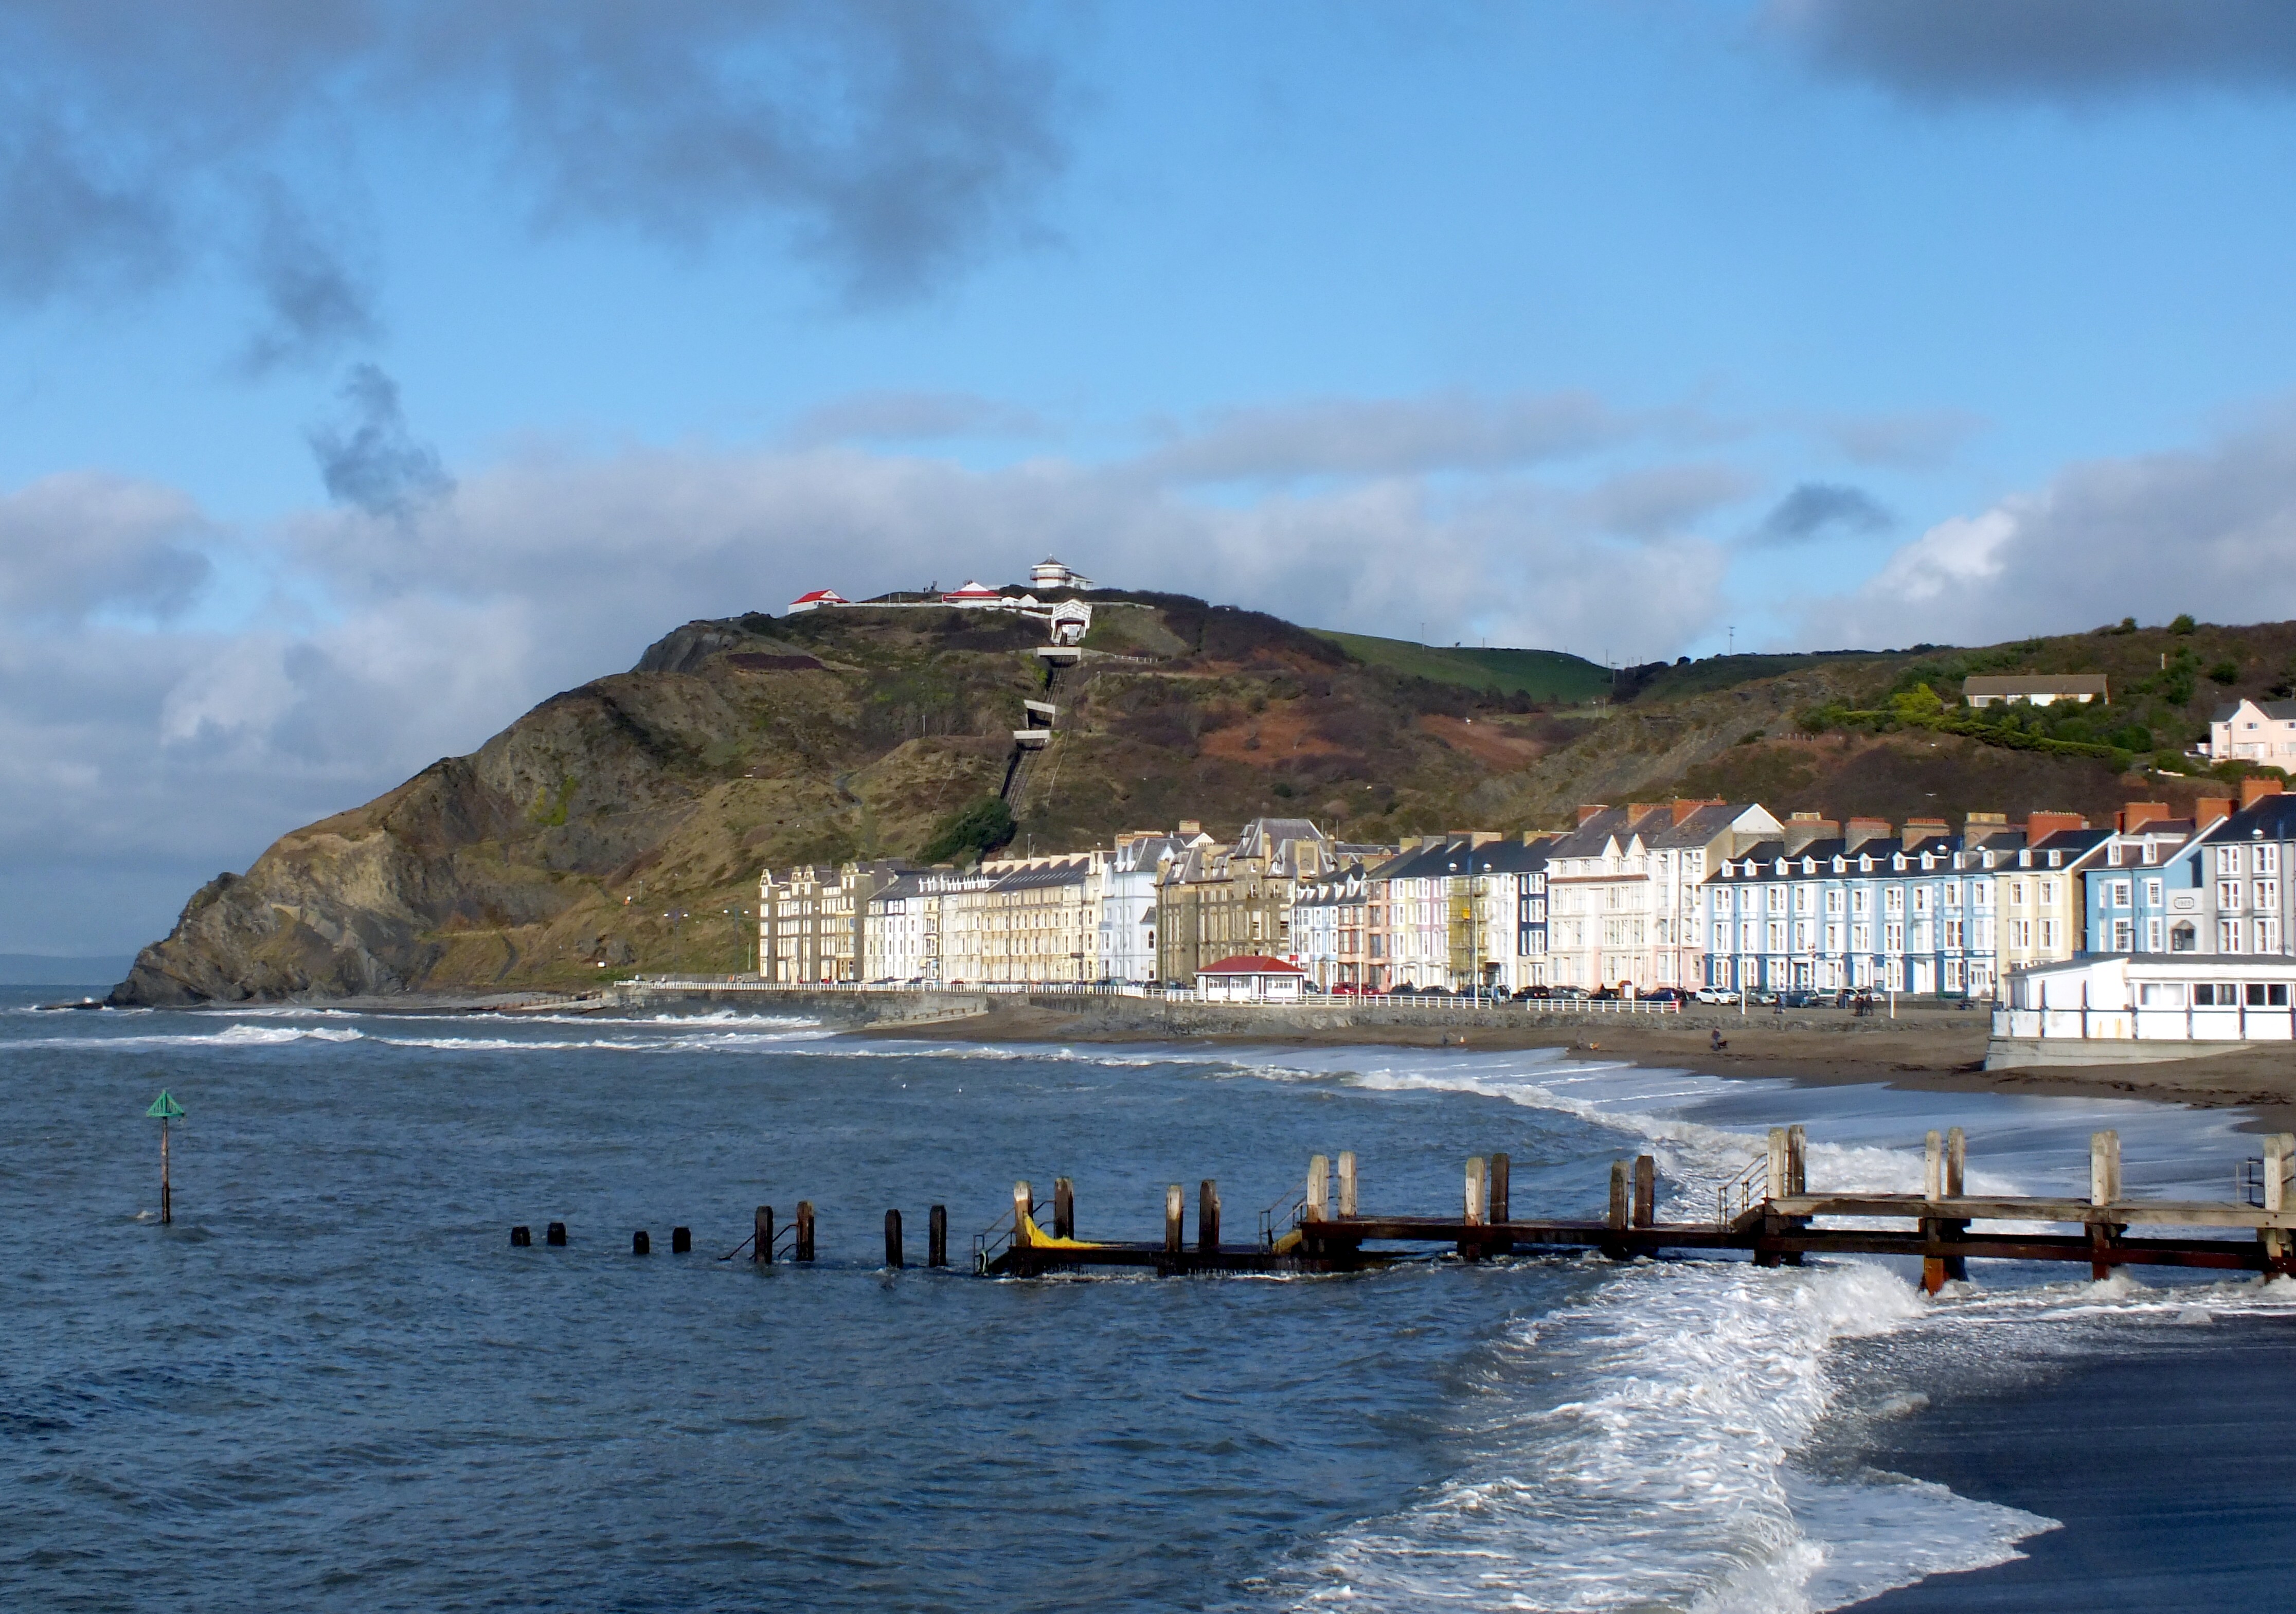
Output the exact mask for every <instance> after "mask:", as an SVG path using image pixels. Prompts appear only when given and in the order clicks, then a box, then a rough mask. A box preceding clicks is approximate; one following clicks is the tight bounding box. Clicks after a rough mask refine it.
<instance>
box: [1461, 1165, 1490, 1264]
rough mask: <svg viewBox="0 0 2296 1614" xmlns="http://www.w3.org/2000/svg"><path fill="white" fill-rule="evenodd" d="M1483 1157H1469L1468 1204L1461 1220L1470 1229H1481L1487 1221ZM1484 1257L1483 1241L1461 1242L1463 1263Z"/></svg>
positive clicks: (1468, 1240)
mask: <svg viewBox="0 0 2296 1614" xmlns="http://www.w3.org/2000/svg"><path fill="white" fill-rule="evenodd" d="M1483 1170H1484V1167H1483V1157H1482V1156H1481V1155H1480V1154H1476V1155H1470V1156H1468V1157H1467V1180H1466V1195H1465V1198H1466V1204H1465V1207H1464V1209H1463V1210H1462V1211H1461V1212H1460V1217H1459V1219H1460V1220H1461V1221H1463V1222H1464V1223H1465V1224H1466V1225H1468V1226H1469V1227H1480V1226H1482V1225H1484V1222H1485V1219H1486V1217H1485V1208H1484V1200H1483ZM1482 1257H1483V1245H1482V1241H1481V1240H1480V1239H1475V1238H1464V1239H1461V1240H1460V1241H1459V1259H1461V1260H1462V1261H1480V1260H1481V1259H1482Z"/></svg>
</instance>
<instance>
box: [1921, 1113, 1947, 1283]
mask: <svg viewBox="0 0 2296 1614" xmlns="http://www.w3.org/2000/svg"><path fill="white" fill-rule="evenodd" d="M1944 1197H1945V1135H1943V1134H1942V1133H1940V1132H1939V1131H1938V1130H1937V1129H1936V1128H1935V1127H1932V1128H1931V1130H1930V1133H1929V1135H1928V1136H1926V1137H1924V1138H1923V1140H1922V1198H1923V1199H1924V1200H1928V1201H1929V1202H1930V1203H1931V1204H1932V1205H1934V1204H1936V1203H1937V1202H1938V1201H1939V1200H1941V1199H1943V1198H1944ZM1944 1233H1945V1224H1944V1223H1943V1222H1942V1221H1940V1220H1939V1218H1937V1217H1923V1218H1922V1242H1923V1243H1924V1244H1934V1243H1936V1242H1937V1241H1938V1240H1939V1238H1941V1237H1943V1236H1944ZM1944 1287H1945V1258H1944V1257H1943V1256H1931V1255H1925V1256H1923V1258H1922V1292H1923V1294H1927V1295H1933V1294H1935V1293H1937V1291H1938V1290H1940V1289H1943V1288H1944Z"/></svg>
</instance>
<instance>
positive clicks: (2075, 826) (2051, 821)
mask: <svg viewBox="0 0 2296 1614" xmlns="http://www.w3.org/2000/svg"><path fill="white" fill-rule="evenodd" d="M2087 828H2088V820H2087V819H2086V818H2084V817H2082V816H2081V815H2079V813H2033V814H2030V815H2028V816H2027V817H2026V819H2025V844H2026V845H2027V846H2038V845H2039V844H2040V843H2041V842H2042V841H2044V840H2047V839H2048V838H2049V837H2050V836H2052V835H2054V834H2055V833H2056V832H2058V831H2059V830H2085V829H2087Z"/></svg>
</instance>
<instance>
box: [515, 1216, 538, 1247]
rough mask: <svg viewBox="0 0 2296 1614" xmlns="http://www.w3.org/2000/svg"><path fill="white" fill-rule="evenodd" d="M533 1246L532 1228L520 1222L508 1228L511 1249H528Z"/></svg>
mask: <svg viewBox="0 0 2296 1614" xmlns="http://www.w3.org/2000/svg"><path fill="white" fill-rule="evenodd" d="M533 1246H534V1229H532V1228H531V1227H529V1226H527V1225H525V1224H524V1223H523V1222H521V1223H520V1224H519V1225H517V1226H515V1227H513V1228H512V1229H511V1230H510V1247H511V1248H512V1249H532V1248H533Z"/></svg>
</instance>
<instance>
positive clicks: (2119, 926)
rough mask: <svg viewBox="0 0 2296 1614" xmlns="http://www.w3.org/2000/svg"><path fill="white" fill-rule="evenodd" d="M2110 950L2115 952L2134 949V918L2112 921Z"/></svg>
mask: <svg viewBox="0 0 2296 1614" xmlns="http://www.w3.org/2000/svg"><path fill="white" fill-rule="evenodd" d="M2112 950H2113V951H2114V952H2116V953H2133V952H2135V951H2136V922H2135V921H2134V920H2128V919H2116V920H2114V921H2113V922H2112Z"/></svg>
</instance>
